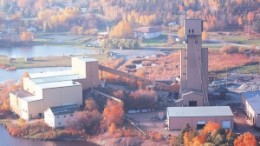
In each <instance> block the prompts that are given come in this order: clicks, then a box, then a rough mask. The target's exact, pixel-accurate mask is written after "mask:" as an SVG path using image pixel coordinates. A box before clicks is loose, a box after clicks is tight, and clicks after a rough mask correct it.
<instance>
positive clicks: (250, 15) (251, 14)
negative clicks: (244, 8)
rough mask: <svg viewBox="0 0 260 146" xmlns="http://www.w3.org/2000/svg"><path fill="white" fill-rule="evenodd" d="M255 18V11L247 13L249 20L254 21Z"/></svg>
mask: <svg viewBox="0 0 260 146" xmlns="http://www.w3.org/2000/svg"><path fill="white" fill-rule="evenodd" d="M254 18H255V14H254V13H253V12H249V13H247V20H248V21H249V22H252V21H253V20H254Z"/></svg>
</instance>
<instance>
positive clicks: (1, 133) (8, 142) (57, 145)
mask: <svg viewBox="0 0 260 146" xmlns="http://www.w3.org/2000/svg"><path fill="white" fill-rule="evenodd" d="M0 146H97V145H96V144H93V143H90V142H85V141H41V140H32V139H23V138H17V137H12V136H10V135H9V133H8V132H7V130H6V129H5V128H4V127H3V126H0Z"/></svg>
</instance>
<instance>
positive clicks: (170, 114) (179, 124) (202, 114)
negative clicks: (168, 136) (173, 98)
mask: <svg viewBox="0 0 260 146" xmlns="http://www.w3.org/2000/svg"><path fill="white" fill-rule="evenodd" d="M209 121H212V122H217V123H219V124H220V125H221V127H222V128H224V129H233V125H234V120H233V113H232V111H231V109H230V107H229V106H203V107H168V108H167V125H168V129H169V130H181V129H183V128H184V127H185V126H186V125H187V124H189V125H190V126H191V128H192V129H202V128H203V127H204V126H205V125H206V124H207V123H208V122H209Z"/></svg>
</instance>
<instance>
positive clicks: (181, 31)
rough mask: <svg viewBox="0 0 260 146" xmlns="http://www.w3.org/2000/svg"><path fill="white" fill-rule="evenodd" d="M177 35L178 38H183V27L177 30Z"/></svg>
mask: <svg viewBox="0 0 260 146" xmlns="http://www.w3.org/2000/svg"><path fill="white" fill-rule="evenodd" d="M178 36H179V38H184V36H185V32H184V28H183V27H181V28H180V29H179V30H178Z"/></svg>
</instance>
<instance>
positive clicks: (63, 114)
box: [44, 104, 79, 128]
mask: <svg viewBox="0 0 260 146" xmlns="http://www.w3.org/2000/svg"><path fill="white" fill-rule="evenodd" d="M78 110H79V106H78V105H77V104H72V105H65V106H57V107H50V108H48V109H47V110H46V111H45V112H44V121H45V123H46V124H47V125H48V126H50V127H52V128H59V127H66V126H67V125H68V124H69V121H70V120H71V119H73V117H74V113H75V112H76V111H78Z"/></svg>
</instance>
